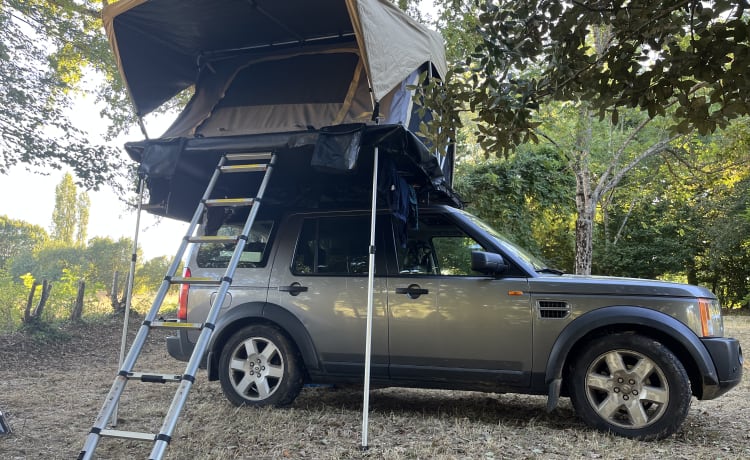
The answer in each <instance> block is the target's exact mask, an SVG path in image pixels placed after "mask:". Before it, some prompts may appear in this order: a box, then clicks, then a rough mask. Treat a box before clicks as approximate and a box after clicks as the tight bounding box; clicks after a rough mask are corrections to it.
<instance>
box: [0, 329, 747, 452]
mask: <svg viewBox="0 0 750 460" xmlns="http://www.w3.org/2000/svg"><path fill="white" fill-rule="evenodd" d="M131 324H132V323H131ZM136 324H137V321H136ZM725 324H726V329H727V334H728V335H730V336H734V337H737V338H739V339H740V341H742V343H744V344H747V343H750V318H748V317H729V318H727V319H726V322H725ZM120 328H121V325H120V323H119V322H118V321H117V320H116V319H111V320H104V321H98V322H97V323H96V324H83V325H79V326H75V327H66V328H65V329H64V330H61V331H58V332H56V333H55V334H48V336H49V335H52V336H62V337H58V338H57V339H56V340H54V341H52V342H47V343H42V342H40V341H39V340H37V339H33V338H32V337H30V336H29V335H27V334H20V333H16V334H12V335H5V336H0V411H2V412H4V413H5V416H6V419H7V420H8V422H9V423H10V426H11V428H12V430H13V432H12V433H11V434H9V435H0V459H3V460H9V459H27V458H28V459H41V458H43V459H53V458H66V459H70V458H75V457H76V456H77V455H78V452H79V451H80V450H81V447H82V446H83V442H84V439H85V436H86V433H87V432H88V431H89V429H90V428H91V424H92V423H93V420H94V418H95V416H96V414H97V412H98V411H99V408H100V407H101V404H102V402H103V400H104V396H105V395H106V393H107V392H108V390H109V387H110V385H111V383H112V379H113V377H114V374H115V373H116V370H117V369H116V368H117V356H118V353H119V347H120V333H121V329H120ZM163 337H164V336H163V335H162V336H158V334H152V338H153V340H152V341H150V342H149V344H148V345H147V347H146V350H145V351H144V353H143V354H142V357H141V359H140V360H139V364H138V366H137V369H136V370H142V371H147V370H148V371H160V372H174V373H181V372H182V370H183V365H181V364H180V363H177V362H175V361H173V360H172V359H171V358H169V356H168V355H167V353H166V350H165V347H164V345H163ZM748 373H750V369H748V365H747V364H746V365H745V378H744V380H743V382H742V383H741V384H740V386H738V387H737V388H735V389H734V390H733V391H731V392H730V393H728V394H727V395H725V396H723V397H721V398H719V399H717V400H714V401H697V400H693V404H692V407H691V410H690V415H689V416H688V419H687V420H686V422H685V424H684V425H683V428H682V429H681V430H680V431H679V432H678V433H676V434H675V435H674V436H672V437H670V438H669V439H666V440H663V441H658V442H651V443H644V442H637V441H631V440H627V439H623V438H618V437H615V436H611V435H607V434H603V433H599V432H597V431H594V430H591V429H588V428H587V427H585V426H584V425H583V424H582V423H581V422H580V421H579V420H578V419H577V418H576V417H575V415H574V413H573V411H572V409H571V406H570V404H569V402H568V401H567V400H564V401H563V402H562V404H561V407H560V408H558V409H557V410H556V411H555V412H554V413H553V414H547V413H546V412H545V410H544V408H545V402H546V401H545V398H543V397H533V396H520V395H510V394H501V395H496V394H482V393H472V392H456V391H427V390H406V389H383V390H375V391H373V392H372V395H371V397H370V405H371V409H372V410H371V415H370V429H369V446H370V448H369V450H367V451H364V452H363V451H361V450H360V449H359V445H360V442H361V441H360V439H361V438H360V436H361V427H362V425H361V423H362V422H361V407H362V396H361V392H360V391H358V390H356V389H331V388H306V389H304V390H303V391H302V394H301V395H300V397H299V398H298V399H297V400H296V401H295V403H294V404H293V405H292V406H291V407H290V408H286V409H272V408H265V409H252V408H236V407H234V406H232V405H230V404H229V403H228V402H227V401H226V400H225V399H224V397H223V396H222V394H221V390H220V388H219V385H218V383H217V382H207V381H206V377H205V372H204V371H201V373H199V374H198V380H197V382H196V384H195V385H194V387H193V390H192V392H191V394H190V397H189V399H188V404H187V406H186V408H185V411H184V412H183V416H182V417H181V418H180V421H179V423H178V425H177V428H176V432H175V436H174V439H173V441H172V443H171V445H170V447H169V449H168V450H167V456H166V457H167V458H171V459H187V458H199V459H202V458H211V459H246V458H247V459H249V458H293V459H296V458H314V459H339V458H350V459H360V458H387V459H428V458H429V459H432V458H437V459H454V458H455V459H499V458H508V459H511V458H512V459H516V458H552V459H555V458H559V459H563V458H570V457H573V458H593V459H610V458H611V459H626V458H627V459H629V458H648V459H651V458H653V459H662V458H684V459H694V458H713V459H719V458H722V459H740V458H750V431H749V428H750V405H749V404H748V401H749V400H750V383H749V379H748V376H747V374H748ZM173 391H174V386H173V385H170V384H167V385H155V384H143V383H138V382H131V383H130V384H128V387H127V388H126V390H125V393H124V395H123V398H122V405H121V410H120V419H119V425H118V427H117V428H118V429H121V430H129V431H148V432H157V431H158V428H159V425H160V422H161V418H162V417H163V414H164V411H165V409H166V407H167V406H168V405H169V402H170V401H171V397H172V395H173ZM149 422H150V423H149ZM149 451H150V444H147V443H143V442H137V441H124V440H115V439H103V440H102V441H101V442H100V444H99V447H98V449H97V451H96V453H97V458H112V459H121V458H147V456H148V453H149Z"/></svg>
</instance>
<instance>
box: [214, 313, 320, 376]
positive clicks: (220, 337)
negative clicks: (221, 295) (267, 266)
mask: <svg viewBox="0 0 750 460" xmlns="http://www.w3.org/2000/svg"><path fill="white" fill-rule="evenodd" d="M250 324H268V325H270V326H274V327H276V328H278V329H279V330H280V331H281V332H282V333H283V334H285V335H286V336H287V338H289V340H291V342H292V344H293V345H294V346H296V347H297V350H298V351H299V353H300V356H301V357H302V362H303V363H304V367H305V374H307V372H308V371H309V370H317V369H318V368H319V367H320V364H319V360H318V354H317V352H316V350H315V345H314V344H313V341H312V338H311V337H310V334H308V333H307V329H305V327H304V325H303V324H302V322H301V321H300V320H299V319H298V318H297V317H296V316H294V315H293V314H292V313H290V312H289V311H288V310H286V309H284V308H282V307H279V306H278V305H275V304H272V303H266V302H248V303H244V304H241V305H237V306H236V307H233V308H232V309H230V310H228V311H227V312H226V313H225V314H224V315H222V316H221V317H220V318H219V320H218V321H217V322H216V329H215V331H214V333H213V334H212V335H211V342H210V344H209V346H208V355H207V358H206V367H207V371H208V379H209V380H217V379H218V378H219V375H218V362H219V356H220V355H221V350H222V348H223V347H224V345H226V343H227V341H229V339H230V338H231V337H232V335H234V333H235V332H237V331H239V330H240V329H242V328H243V327H245V326H248V325H250Z"/></svg>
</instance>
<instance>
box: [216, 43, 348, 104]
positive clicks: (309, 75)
mask: <svg viewBox="0 0 750 460" xmlns="http://www.w3.org/2000/svg"><path fill="white" fill-rule="evenodd" d="M358 61H359V57H358V56H357V55H356V54H353V53H342V54H324V55H320V54H316V55H305V56H295V57H293V58H289V59H283V60H278V61H264V62H260V63H257V64H254V65H251V66H249V67H247V68H246V69H243V70H242V71H241V72H239V73H238V74H237V76H236V77H235V78H234V80H233V81H232V84H231V86H230V87H229V89H228V90H227V92H226V95H225V96H224V98H223V99H222V101H221V102H220V103H219V104H218V105H217V107H218V108H221V107H244V106H255V105H277V104H324V103H341V102H343V101H344V99H345V98H346V94H347V91H348V89H349V84H350V82H351V80H352V77H353V75H354V70H355V68H356V67H357V62H358Z"/></svg>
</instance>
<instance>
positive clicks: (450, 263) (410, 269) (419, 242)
mask: <svg viewBox="0 0 750 460" xmlns="http://www.w3.org/2000/svg"><path fill="white" fill-rule="evenodd" d="M481 250H483V248H482V246H481V245H480V244H479V243H477V241H476V240H474V239H473V238H471V237H470V236H468V235H467V234H466V233H464V232H463V231H462V230H461V229H460V228H459V227H457V226H456V225H455V224H454V223H453V222H451V221H450V220H449V219H447V218H445V217H444V216H424V217H420V219H419V225H418V227H417V230H409V231H408V234H407V240H406V244H405V245H404V246H403V247H399V248H398V250H397V257H398V269H399V274H400V275H442V276H477V275H480V274H479V273H477V272H474V271H472V270H471V251H481Z"/></svg>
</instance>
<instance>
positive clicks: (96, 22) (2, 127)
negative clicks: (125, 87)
mask: <svg viewBox="0 0 750 460" xmlns="http://www.w3.org/2000/svg"><path fill="white" fill-rule="evenodd" d="M100 8H101V4H99V3H98V2H93V1H88V0H87V1H78V0H76V1H70V0H54V1H37V0H7V1H3V2H2V4H0V174H5V173H7V172H8V170H9V168H11V167H13V166H14V165H17V164H24V165H26V166H27V167H33V168H35V169H36V170H37V171H45V170H49V169H62V168H71V169H72V170H73V171H74V172H75V175H76V177H77V178H78V179H79V180H80V181H81V183H82V185H85V186H86V187H89V188H93V187H97V186H99V185H101V184H103V183H107V182H111V181H112V179H113V178H115V177H117V176H118V175H119V174H120V173H121V169H122V162H121V160H120V159H119V152H118V151H117V149H115V148H113V147H110V146H106V145H102V144H100V143H97V142H94V141H92V140H91V139H90V138H89V137H90V135H89V133H88V132H86V130H85V129H83V128H82V126H84V125H85V123H82V120H81V117H82V116H84V114H81V113H72V107H73V96H74V95H75V94H76V93H77V92H78V91H81V90H83V89H86V90H89V91H91V90H90V88H83V86H82V85H83V81H84V76H85V74H86V72H87V70H94V71H96V73H97V74H98V75H99V76H100V77H103V81H102V84H101V85H100V86H99V87H98V88H99V89H98V90H93V91H94V92H95V94H96V97H97V99H98V100H100V101H104V102H105V106H106V107H107V108H106V109H105V113H102V114H99V115H100V116H104V117H106V118H108V119H109V120H111V121H112V122H113V124H117V123H118V120H119V126H123V125H124V123H126V122H127V121H129V120H128V116H125V115H123V114H125V113H128V112H129V109H128V108H127V107H126V106H124V105H123V104H122V102H125V101H126V98H124V96H123V95H124V91H122V85H121V83H120V80H119V77H118V76H117V74H116V67H115V66H114V63H113V61H112V57H111V53H110V51H109V47H108V45H107V42H106V37H105V36H104V34H103V32H102V30H101V19H100V18H99V13H98V11H99V10H100ZM118 101H119V103H118ZM85 116H87V117H91V116H96V114H85ZM74 118H77V119H74Z"/></svg>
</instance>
